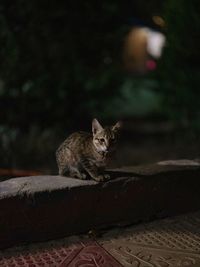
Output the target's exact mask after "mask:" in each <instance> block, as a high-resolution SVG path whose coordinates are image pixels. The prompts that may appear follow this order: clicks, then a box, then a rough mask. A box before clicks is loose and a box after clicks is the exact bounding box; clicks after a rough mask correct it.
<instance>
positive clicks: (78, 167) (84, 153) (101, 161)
mask: <svg viewBox="0 0 200 267" xmlns="http://www.w3.org/2000/svg"><path fill="white" fill-rule="evenodd" d="M120 128H121V123H120V122H117V123H116V124H115V125H114V126H110V127H105V128H103V127H102V126H101V124H100V123H99V122H98V120H97V119H93V121H92V133H91V134H90V133H87V132H75V133H72V134H71V135H70V136H69V137H68V138H67V139H66V140H65V141H64V142H63V143H62V144H61V145H60V147H59V148H58V149H57V151H56V160H57V164H58V169H59V175H65V174H68V175H70V176H71V177H75V178H79V179H86V178H87V177H88V175H89V176H90V177H91V178H92V179H94V180H96V181H104V180H107V179H109V178H110V177H109V175H108V174H105V173H104V170H105V167H106V162H107V159H108V157H109V155H110V154H111V152H112V151H113V150H114V148H115V145H116V140H117V137H118V132H119V129H120Z"/></svg>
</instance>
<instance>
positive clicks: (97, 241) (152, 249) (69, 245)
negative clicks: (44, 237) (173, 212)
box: [0, 211, 200, 267]
mask: <svg viewBox="0 0 200 267" xmlns="http://www.w3.org/2000/svg"><path fill="white" fill-rule="evenodd" d="M91 235H93V237H90V238H89V237H87V236H73V237H69V238H65V239H62V240H56V241H50V242H45V243H36V244H31V245H28V246H23V247H15V248H11V249H7V250H4V251H1V252H0V266H1V267H18V266H21V267H22V266H30V267H31V266H32V267H34V266H35V267H39V266H46V267H47V266H50V267H51V266H52V267H53V266H54V267H55V266H59V267H61V266H62V267H65V266H69V267H73V266H76V267H78V266H82V267H83V266H84V267H93V266H99V267H118V266H119V267H120V266H125V267H129V266H133V267H185V266H187V267H189V266H193V267H200V211H199V212H196V213H190V214H186V215H181V216H176V217H172V218H168V219H163V220H159V221H155V222H152V223H146V224H141V225H136V226H130V227H126V228H124V227H122V228H118V229H114V230H110V231H106V232H104V233H102V236H101V237H97V236H95V232H94V231H93V232H91Z"/></svg>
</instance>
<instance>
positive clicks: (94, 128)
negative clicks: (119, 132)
mask: <svg viewBox="0 0 200 267" xmlns="http://www.w3.org/2000/svg"><path fill="white" fill-rule="evenodd" d="M102 130H103V127H102V126H101V124H100V123H99V122H98V120H97V119H93V121H92V132H93V134H96V133H97V132H100V131H102Z"/></svg>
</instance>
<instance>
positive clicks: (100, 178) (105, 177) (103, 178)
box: [94, 174, 110, 182]
mask: <svg viewBox="0 0 200 267" xmlns="http://www.w3.org/2000/svg"><path fill="white" fill-rule="evenodd" d="M94 179H95V180H96V181H97V182H103V181H106V180H109V179H110V175H109V174H103V175H102V174H101V175H98V176H97V177H95V178H94Z"/></svg>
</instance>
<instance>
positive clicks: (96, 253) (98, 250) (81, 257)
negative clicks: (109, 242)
mask: <svg viewBox="0 0 200 267" xmlns="http://www.w3.org/2000/svg"><path fill="white" fill-rule="evenodd" d="M81 266H82V267H122V265H121V264H120V263H119V262H118V261H117V260H116V259H115V258H113V257H112V256H111V255H110V254H109V253H108V252H107V251H106V250H105V249H103V248H102V247H101V246H100V245H99V244H98V243H96V242H90V243H86V244H84V247H83V248H82V250H81V251H80V252H79V253H78V254H77V256H76V257H74V258H73V260H72V261H71V262H70V263H69V262H68V260H67V261H66V260H64V261H63V263H62V264H61V266H60V267H81Z"/></svg>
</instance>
